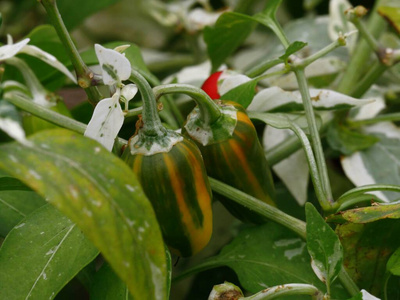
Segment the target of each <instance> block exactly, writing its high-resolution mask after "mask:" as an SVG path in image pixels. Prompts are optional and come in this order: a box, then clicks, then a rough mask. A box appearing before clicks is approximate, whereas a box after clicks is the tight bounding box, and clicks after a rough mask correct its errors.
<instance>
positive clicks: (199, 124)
mask: <svg viewBox="0 0 400 300" xmlns="http://www.w3.org/2000/svg"><path fill="white" fill-rule="evenodd" d="M219 107H220V111H221V116H220V117H219V118H218V119H217V120H216V121H214V122H213V123H212V124H205V123H204V122H203V121H202V118H201V111H200V109H199V108H198V107H196V108H195V109H193V111H192V112H191V113H190V114H189V116H188V118H187V121H186V124H185V130H186V131H187V133H188V134H189V135H190V137H191V138H192V139H194V140H196V141H197V142H198V143H200V144H202V145H203V146H206V145H210V144H214V143H218V142H221V141H225V140H227V139H229V138H230V137H231V136H232V134H233V132H234V130H235V128H236V124H237V110H236V108H235V107H234V106H233V105H229V104H220V106H219Z"/></svg>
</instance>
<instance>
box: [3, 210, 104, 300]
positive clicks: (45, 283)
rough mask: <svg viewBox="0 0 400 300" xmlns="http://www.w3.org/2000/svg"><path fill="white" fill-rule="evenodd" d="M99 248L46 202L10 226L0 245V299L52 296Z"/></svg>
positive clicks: (90, 259) (47, 297)
mask: <svg viewBox="0 0 400 300" xmlns="http://www.w3.org/2000/svg"><path fill="white" fill-rule="evenodd" d="M98 253H99V251H98V250H97V249H96V248H95V247H94V246H93V245H92V243H90V242H89V240H87V239H86V237H85V236H84V235H83V234H82V232H81V231H80V230H79V228H78V227H77V226H76V225H75V224H74V223H72V222H71V221H70V220H69V219H68V218H67V217H65V216H64V215H62V214H61V213H60V212H59V211H58V210H57V209H56V208H54V207H53V206H51V205H50V204H47V205H45V206H43V207H42V208H39V209H38V210H37V211H35V212H34V213H32V214H31V215H29V216H28V217H27V218H26V219H24V220H23V221H22V222H21V223H20V224H18V225H17V226H15V227H14V229H13V230H12V231H11V232H10V234H9V235H8V236H7V238H6V239H5V241H4V243H3V245H2V247H1V249H0V282H1V289H0V298H1V299H9V300H12V299H16V300H17V299H28V298H29V299H38V300H39V299H54V298H55V296H56V295H57V293H58V292H59V291H60V290H61V288H62V287H63V286H64V285H66V284H67V283H68V282H69V281H70V280H71V279H72V278H73V277H74V276H75V275H76V274H77V273H78V272H79V271H80V270H81V269H82V268H83V267H84V266H86V265H87V264H88V263H89V262H91V261H92V260H93V259H94V258H95V257H96V256H97V255H98Z"/></svg>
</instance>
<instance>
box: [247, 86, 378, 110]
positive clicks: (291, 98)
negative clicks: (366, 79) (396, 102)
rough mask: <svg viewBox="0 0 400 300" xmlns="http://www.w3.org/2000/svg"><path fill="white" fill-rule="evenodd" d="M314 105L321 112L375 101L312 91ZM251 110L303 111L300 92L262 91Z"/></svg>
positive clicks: (253, 102)
mask: <svg viewBox="0 0 400 300" xmlns="http://www.w3.org/2000/svg"><path fill="white" fill-rule="evenodd" d="M309 92H310V97H311V100H312V105H313V107H314V108H315V109H319V110H333V109H348V108H351V107H354V106H360V105H364V104H368V103H371V102H373V101H374V100H373V99H356V98H352V97H350V96H347V95H344V94H340V93H338V92H335V91H331V90H325V89H310V90H309ZM249 110H253V111H295V110H303V101H302V98H301V94H300V92H299V91H294V92H287V91H284V90H282V89H281V88H279V87H270V88H267V89H263V90H262V91H260V92H259V93H258V94H257V95H256V96H255V97H254V99H253V101H252V103H251V105H249Z"/></svg>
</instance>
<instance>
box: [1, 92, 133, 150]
mask: <svg viewBox="0 0 400 300" xmlns="http://www.w3.org/2000/svg"><path fill="white" fill-rule="evenodd" d="M4 100H7V101H8V102H10V103H12V104H14V105H15V106H17V107H19V108H20V109H22V110H24V111H26V112H29V113H31V114H32V115H34V116H37V117H39V118H41V119H43V120H46V121H49V122H51V123H53V124H55V125H58V126H61V127H63V128H66V129H69V130H72V131H74V132H77V133H80V134H84V133H85V130H86V127H87V125H86V124H84V123H81V122H78V121H76V120H74V119H71V118H69V117H66V116H64V115H62V114H59V113H57V112H55V111H53V110H51V109H48V108H46V107H43V106H41V105H38V104H36V103H34V102H33V101H31V100H29V99H25V98H24V97H21V96H20V95H18V94H15V93H14V94H13V93H7V97H6V98H5V99H4ZM117 143H118V147H121V146H122V145H126V143H127V141H126V140H124V139H121V138H118V140H117Z"/></svg>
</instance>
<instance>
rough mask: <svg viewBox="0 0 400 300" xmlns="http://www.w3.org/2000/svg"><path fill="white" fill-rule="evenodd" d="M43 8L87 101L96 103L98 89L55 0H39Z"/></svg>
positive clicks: (98, 99)
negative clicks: (69, 60)
mask: <svg viewBox="0 0 400 300" xmlns="http://www.w3.org/2000/svg"><path fill="white" fill-rule="evenodd" d="M39 1H40V2H41V3H42V5H43V7H44V8H45V10H46V12H47V15H48V16H49V18H50V21H51V23H52V24H53V26H54V28H55V30H56V32H57V35H58V37H59V38H60V40H61V42H62V43H63V45H64V47H65V49H66V51H67V54H68V56H69V58H70V59H71V62H72V65H73V66H74V69H75V72H76V75H77V78H78V84H79V86H81V87H82V88H84V90H85V92H86V95H87V96H88V99H89V102H90V103H91V104H92V105H96V103H97V102H99V101H100V99H101V98H102V96H101V94H100V92H99V90H98V89H97V87H95V86H91V82H92V78H93V76H94V75H93V72H92V71H91V70H90V69H89V68H88V67H87V66H86V64H85V63H84V61H83V60H82V57H81V56H80V55H79V52H78V50H77V49H76V47H75V44H74V43H73V41H72V39H71V36H70V35H69V33H68V30H67V28H66V27H65V25H64V22H63V20H62V18H61V15H60V12H59V11H58V8H57V4H56V0H39Z"/></svg>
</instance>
